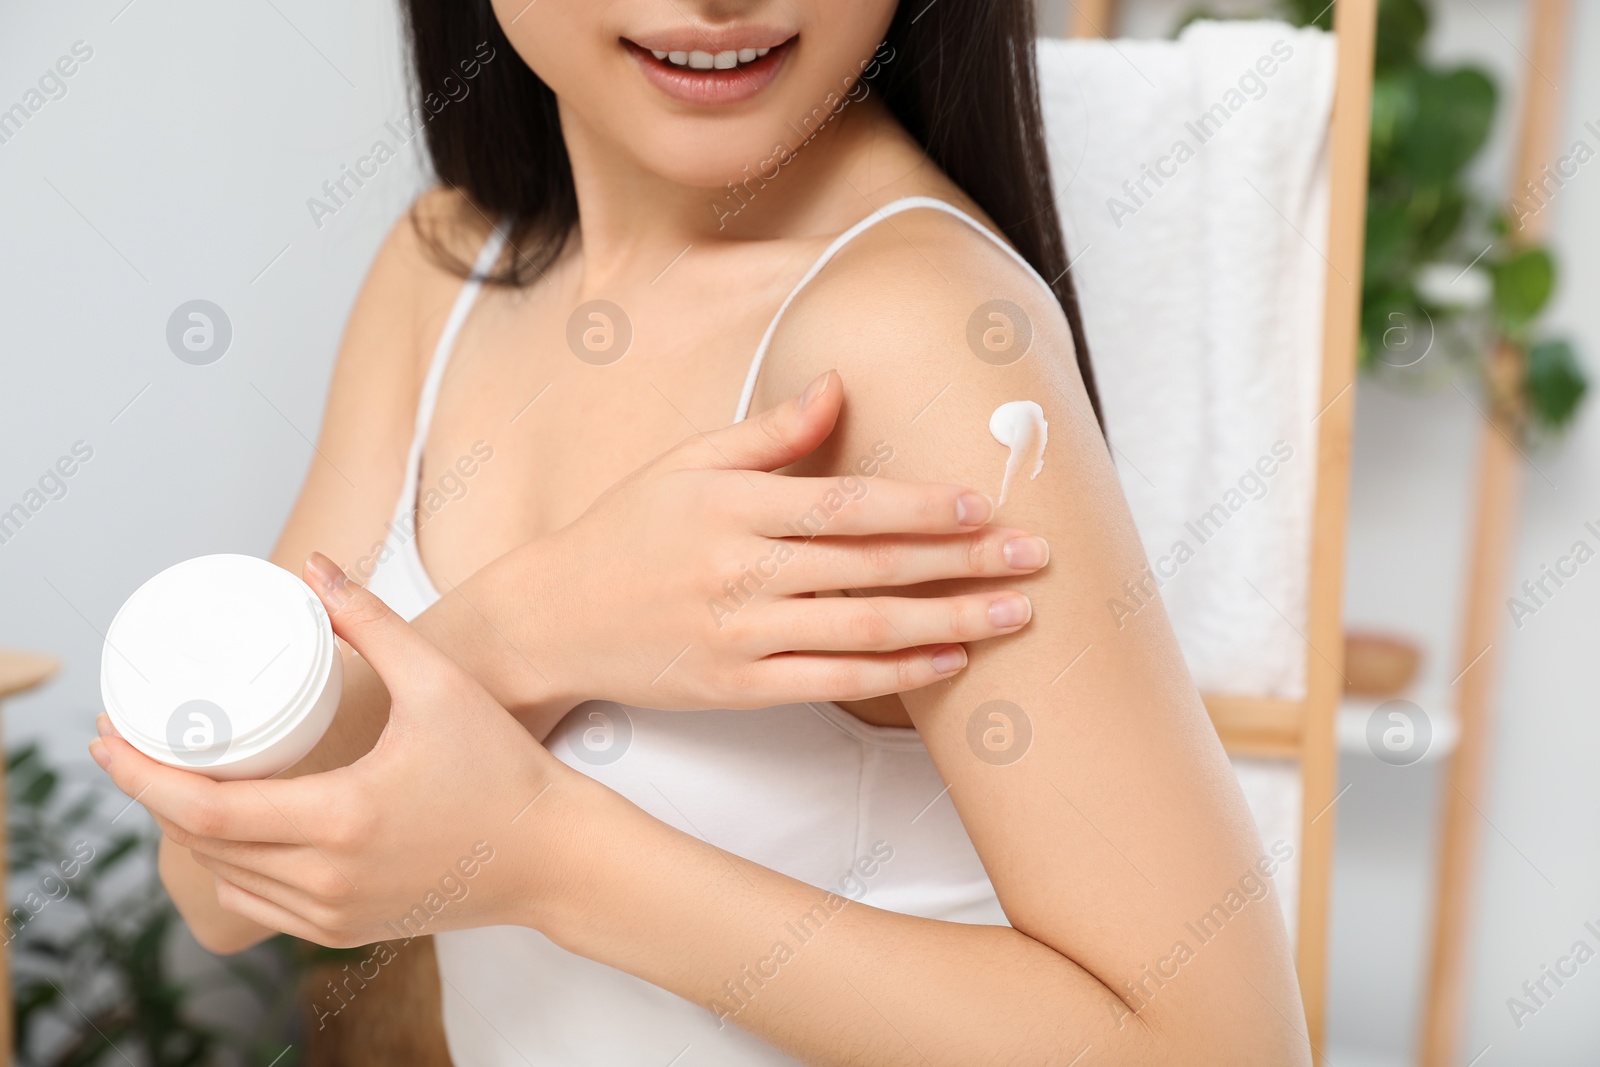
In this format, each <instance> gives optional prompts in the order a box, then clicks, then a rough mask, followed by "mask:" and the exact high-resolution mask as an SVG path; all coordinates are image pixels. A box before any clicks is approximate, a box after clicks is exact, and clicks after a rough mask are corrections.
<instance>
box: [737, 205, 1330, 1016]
mask: <svg viewBox="0 0 1600 1067" xmlns="http://www.w3.org/2000/svg"><path fill="white" fill-rule="evenodd" d="M896 222H897V226H896V227H895V228H894V229H892V230H891V229H890V228H889V227H878V228H876V230H875V231H869V234H868V235H866V236H864V237H863V238H861V239H860V242H859V247H857V246H854V245H853V246H852V247H851V248H850V249H849V250H847V251H846V252H845V253H844V255H842V256H841V257H840V259H839V260H838V261H836V263H835V264H834V265H833V266H831V267H830V269H829V270H828V271H825V272H824V273H823V274H822V275H821V276H820V277H819V279H818V281H817V282H816V283H814V285H815V288H813V289H808V290H807V291H806V292H805V293H804V294H802V296H801V297H800V298H799V299H797V300H796V302H795V304H794V305H793V307H792V309H791V311H790V317H788V318H786V319H785V320H784V323H783V324H782V326H781V327H780V329H779V331H778V336H777V338H775V343H774V347H773V350H772V353H771V355H770V356H769V364H768V367H767V368H766V369H764V370H763V380H762V386H761V388H762V392H763V393H766V394H767V395H770V396H783V395H789V394H790V393H792V392H794V391H796V390H798V389H799V388H800V387H801V386H803V384H804V382H805V381H807V380H808V379H809V378H810V377H811V376H812V375H815V374H817V373H819V372H820V371H822V370H826V369H827V368H828V367H830V366H832V367H837V368H838V369H839V370H840V373H841V375H842V377H843V379H844V386H845V406H844V413H843V416H842V417H841V420H840V426H839V429H838V430H837V431H836V432H835V434H834V436H833V437H832V438H831V439H830V440H829V441H828V442H827V443H826V444H825V450H824V451H821V452H819V453H817V454H816V455H814V456H812V457H810V458H808V460H807V461H806V462H805V464H804V465H803V467H802V468H797V471H798V470H803V471H804V472H805V473H811V474H822V473H841V474H842V473H845V472H847V471H850V470H852V469H853V466H854V460H855V459H856V458H857V457H858V456H861V455H868V454H871V452H872V450H873V448H874V446H875V445H878V446H879V447H881V444H880V443H882V444H887V445H888V446H889V447H890V448H892V449H893V456H894V458H893V460H892V461H890V462H889V463H887V464H885V465H883V473H882V474H881V475H879V476H880V477H887V478H894V479H928V480H937V481H945V482H953V483H957V484H964V485H968V486H971V487H973V488H977V489H980V490H983V491H984V492H987V493H988V494H990V496H991V497H994V498H996V499H998V497H999V492H1000V486H1001V480H1002V476H1003V473H1004V470H1005V465H1006V459H1007V455H1008V452H1007V449H1006V448H1005V447H1004V446H1003V445H1001V444H1000V443H999V442H998V441H996V440H995V439H994V438H993V437H992V436H991V434H990V432H989V417H990V415H991V413H992V412H993V411H994V410H995V408H996V407H997V406H999V405H1000V404H1002V403H1006V402H1008V401H1012V400H1032V401H1034V402H1036V403H1038V404H1039V405H1040V406H1041V407H1042V408H1043V411H1044V415H1045V418H1046V420H1047V422H1048V425H1049V438H1048V446H1047V448H1046V450H1045V453H1044V467H1043V469H1042V470H1041V471H1040V472H1039V474H1038V476H1037V478H1034V479H1031V480H1029V479H1028V478H1027V477H1026V473H1025V472H1024V474H1023V475H1022V476H1020V477H1019V479H1018V480H1017V481H1016V482H1015V483H1013V485H1012V487H1011V488H1010V490H1009V492H1008V494H1007V499H1006V502H1005V505H1004V506H1003V507H1001V508H1000V509H999V511H998V514H997V517H996V519H995V521H996V522H998V523H1003V524H1004V525H1007V526H1015V527H1021V528H1023V529H1027V530H1029V531H1031V532H1034V533H1037V534H1040V535H1041V536H1043V537H1045V538H1046V539H1047V540H1048V541H1049V542H1050V545H1051V550H1052V551H1051V559H1050V563H1049V565H1048V566H1047V567H1046V568H1045V569H1044V570H1043V571H1042V572H1040V573H1038V574H1036V575H1033V576H1030V577H1027V578H1023V579H1020V580H1008V581H1007V583H1006V584H1007V585H1009V586H1013V587H1015V588H1018V589H1020V590H1022V591H1023V592H1025V593H1027V594H1028V595H1029V597H1030V598H1031V599H1032V600H1033V603H1034V615H1033V619H1032V621H1031V622H1030V624H1029V625H1028V626H1026V627H1025V628H1023V629H1022V630H1021V631H1019V632H1018V633H1016V634H1014V635H1010V636H1007V637H1000V638H995V639H992V640H989V641H986V642H983V643H981V644H979V645H976V646H973V647H972V648H971V649H970V662H969V666H968V667H967V669H966V670H965V671H963V672H962V673H961V674H960V675H958V676H957V677H956V678H955V679H954V680H953V681H952V682H950V683H947V684H936V685H933V686H929V687H927V688H925V689H921V690H916V691H913V692H908V693H904V694H902V695H901V700H902V701H903V702H904V704H905V706H906V708H907V710H908V712H909V713H910V715H911V717H912V720H913V721H914V722H915V724H916V726H917V728H918V730H919V731H920V732H921V734H922V736H923V739H924V741H925V742H926V743H927V745H928V748H929V750H930V752H931V754H932V756H933V758H934V761H935V763H936V764H937V767H938V769H939V772H940V774H941V776H942V777H943V778H944V780H945V782H946V783H948V785H949V786H950V799H951V801H952V802H954V804H955V805H956V808H957V810H958V811H959V813H960V815H961V818H962V821H963V823H964V824H965V826H966V828H967V831H968V833H969V835H970V836H971V838H972V840H973V843H974V845H975V846H976V848H977V850H978V852H979V854H980V856H981V857H982V859H983V861H984V864H985V866H986V868H987V869H988V872H989V875H990V878H991V880H992V881H993V883H994V886H995V889H996V892H997V893H998V894H999V897H1000V901H1001V903H1002V905H1003V906H1004V907H1005V910H1006V914H1007V917H1008V918H1009V919H1010V921H1011V923H1012V925H1013V926H1015V927H1016V928H1017V929H1019V930H1021V931H1022V932H1024V933H1027V934H1028V935H1030V936H1032V937H1034V938H1035V939H1037V940H1039V941H1042V942H1044V943H1046V944H1048V945H1050V946H1051V947H1053V948H1055V949H1056V950H1057V951H1059V952H1060V953H1062V954H1063V955H1065V956H1067V957H1069V958H1070V959H1072V960H1073V961H1074V962H1076V963H1077V964H1079V965H1080V966H1083V967H1084V968H1086V969H1087V970H1088V971H1089V972H1090V973H1092V974H1094V975H1095V976H1096V977H1097V978H1098V979H1099V980H1100V981H1101V982H1102V983H1103V984H1104V985H1106V986H1107V987H1108V988H1109V989H1112V990H1116V991H1117V992H1118V993H1119V994H1120V995H1123V996H1124V999H1125V1000H1128V999H1129V998H1128V993H1129V992H1130V990H1132V989H1133V988H1135V987H1130V986H1127V985H1125V983H1140V982H1141V981H1146V982H1147V981H1148V972H1146V971H1144V970H1143V969H1144V968H1145V967H1147V966H1148V967H1150V968H1152V969H1159V970H1161V971H1162V972H1163V973H1165V972H1168V971H1171V970H1172V969H1174V968H1178V967H1179V964H1178V963H1176V962H1172V961H1173V960H1174V957H1175V955H1176V954H1181V955H1185V956H1186V957H1188V956H1190V955H1191V954H1192V958H1186V959H1185V960H1184V961H1183V963H1182V965H1181V972H1182V973H1183V974H1184V975H1185V976H1188V975H1192V977H1183V978H1177V979H1174V980H1172V981H1169V982H1166V983H1164V984H1163V986H1162V990H1161V992H1160V994H1159V995H1155V994H1153V993H1151V994H1149V995H1148V1005H1149V1013H1150V1017H1151V1018H1155V1019H1160V1018H1162V1017H1163V1016H1165V1017H1166V1018H1168V1019H1179V1018H1181V1019H1185V1020H1189V1021H1191V1022H1193V1021H1195V1020H1197V1019H1201V1018H1205V1017H1206V1016H1207V1014H1208V1013H1213V1012H1219V1011H1222V1012H1225V1013H1226V1014H1228V1015H1234V1016H1236V1015H1237V1013H1238V1012H1239V1011H1240V1010H1241V1004H1240V999H1241V998H1243V999H1244V1000H1245V1001H1250V1000H1255V999H1259V998H1262V997H1266V998H1271V1001H1272V1004H1273V1005H1274V1006H1275V1007H1276V1008H1277V1009H1278V1010H1279V1011H1281V1012H1282V1013H1283V1014H1284V1015H1286V1016H1288V1017H1290V1018H1298V1017H1299V1007H1298V1000H1297V999H1296V996H1297V995H1296V993H1295V989H1294V985H1293V971H1292V966H1291V964H1290V961H1289V956H1288V949H1287V943H1286V939H1285V937H1284V933H1283V928H1282V920H1281V916H1280V914H1279V912H1278V908H1279V905H1278V904H1277V902H1276V899H1275V897H1274V896H1273V895H1271V893H1270V890H1269V886H1270V876H1267V877H1263V870H1265V867H1266V866H1270V867H1271V868H1272V869H1273V870H1275V869H1276V867H1277V865H1278V863H1277V862H1276V861H1274V860H1273V858H1272V857H1271V856H1268V857H1267V862H1266V864H1265V866H1264V865H1263V859H1262V850H1261V848H1260V844H1259V841H1258V837H1257V834H1256V831H1255V828H1254V825H1253V823H1252V822H1251V818H1250V815H1249V812H1248V810H1247V809H1246V807H1245V805H1244V803H1243V799H1242V796H1241V794H1240V792H1239V790H1238V787H1237V784H1236V782H1235V780H1234V778H1233V776H1232V773H1231V770H1230V767H1229V765H1228V762H1227V758H1226V756H1225V755H1224V753H1223V751H1222V748H1221V746H1220V744H1219V742H1218V740H1217V738H1216V735H1215V733H1214V731H1213V730H1212V727H1211V725H1210V722H1209V720H1208V719H1207V717H1206V713H1205V710H1204V707H1203V706H1202V704H1201V702H1200V700H1199V698H1198V695H1197V694H1196V692H1195V690H1194V687H1193V685H1192V683H1191V681H1190V679H1189V676H1188V671H1187V668H1186V667H1185V664H1184V662H1183V659H1182V656H1181V653H1180V652H1179V649H1178V645H1177V642H1176V639H1175V637H1174V636H1173V633H1172V630H1171V627H1170V625H1169V623H1168V621H1167V619H1166V616H1165V613H1164V611H1163V610H1162V608H1161V606H1160V604H1159V602H1152V603H1150V604H1149V606H1148V607H1147V608H1145V609H1143V610H1140V611H1138V612H1137V613H1135V614H1133V615H1131V616H1129V615H1127V613H1126V612H1123V613H1121V614H1120V618H1119V617H1118V616H1117V615H1114V614H1113V613H1112V612H1111V611H1110V610H1109V609H1108V606H1107V605H1108V603H1109V602H1110V601H1111V600H1113V599H1114V598H1119V597H1122V598H1125V597H1126V596H1127V592H1126V589H1125V588H1124V582H1126V581H1133V582H1138V581H1139V580H1140V578H1141V574H1142V571H1143V568H1144V564H1145V557H1144V553H1143V548H1142V546H1141V544H1140V541H1139V539H1138V536H1137V533H1136V531H1135V529H1134V525H1133V521H1132V517H1131V515H1130V513H1129V511H1128V508H1127V505H1126V502H1125V500H1124V498H1123V495H1122V492H1121V489H1120V486H1119V483H1118V480H1117V476H1116V471H1115V469H1114V467H1113V465H1112V463H1111V460H1110V457H1109V455H1108V450H1107V448H1106V445H1105V442H1104V440H1103V439H1102V438H1101V436H1100V432H1099V430H1098V428H1097V426H1096V424H1095V421H1094V417H1093V414H1092V412H1091V409H1090V405H1089V402H1088V398H1087V396H1086V394H1085V392H1084V389H1083V385H1082V382H1081V380H1080V378H1079V376H1078V373H1077V370H1076V366H1075V364H1074V361H1073V355H1072V344H1071V338H1070V334H1069V331H1068V329H1067V326H1066V322H1065V319H1064V317H1063V316H1062V314H1061V312H1060V309H1059V307H1057V306H1056V304H1055V303H1054V301H1053V300H1052V299H1051V298H1050V296H1049V294H1048V293H1046V292H1045V291H1044V289H1043V288H1042V287H1041V286H1040V285H1039V284H1038V282H1037V281H1036V280H1035V279H1033V278H1031V277H1030V276H1029V275H1028V273H1027V272H1025V271H1023V270H1022V269H1021V268H1020V267H1019V266H1018V265H1017V264H1016V263H1015V262H1014V261H1012V260H1010V259H1009V258H1008V257H1006V256H1004V254H1003V253H1001V252H1000V251H999V250H998V249H994V248H992V246H989V245H988V242H987V241H986V240H985V239H984V238H982V237H981V236H979V235H977V234H973V233H970V232H966V233H963V232H961V230H960V224H958V223H953V222H950V221H947V220H943V219H942V218H938V219H935V218H931V217H907V216H901V217H900V218H899V219H897V220H896ZM995 299H1004V300H1009V301H1011V302H1013V303H1014V304H1015V305H1020V307H1021V308H1022V310H1023V313H1024V314H1025V316H1026V317H1027V318H1028V320H1029V324H1030V325H1031V332H1032V338H1033V339H1032V347H1031V350H1030V351H1029V352H1028V353H1027V354H1026V355H1025V356H1023V357H1022V358H1020V359H1018V360H1017V361H1016V362H1013V363H1010V364H1008V365H1003V366H1002V365H997V364H996V363H995V362H991V361H990V360H986V359H983V358H980V357H979V354H978V353H977V352H975V351H974V349H973V348H972V347H971V345H970V344H969V340H968V336H969V321H970V320H972V319H973V317H974V314H975V312H978V309H979V308H980V306H982V305H984V304H986V303H987V302H988V301H992V300H995ZM979 319H980V322H982V323H983V324H985V325H987V324H988V320H987V318H986V317H985V316H982V315H980V316H979ZM980 334H981V328H980ZM868 492H869V493H870V488H869V490H868ZM995 581H997V580H996V579H986V580H981V581H972V582H967V583H959V584H964V585H966V586H968V587H970V588H973V589H979V588H986V587H992V585H993V583H994V582H995ZM952 584H956V583H943V585H944V586H950V585H952ZM921 591H922V592H923V593H924V594H930V593H933V592H942V591H944V589H943V588H940V589H936V588H934V587H931V586H930V587H924V589H923V590H921ZM891 592H893V591H891ZM915 592H916V591H913V595H915ZM1240 900H1243V901H1244V906H1242V907H1239V908H1234V907H1233V906H1232V905H1233V904H1234V903H1236V902H1238V901H1240ZM1218 904H1221V905H1223V906H1224V908H1225V909H1226V910H1225V912H1223V913H1222V914H1224V915H1225V916H1227V919H1226V922H1227V929H1226V930H1225V931H1223V933H1222V934H1221V935H1217V936H1216V937H1215V938H1214V939H1213V940H1212V941H1208V942H1207V943H1206V944H1205V945H1204V947H1202V946H1201V944H1200V943H1199V939H1198V938H1197V937H1196V935H1195V933H1194V932H1193V930H1192V928H1191V927H1190V926H1187V925H1186V923H1194V922H1197V921H1199V920H1201V919H1202V918H1203V917H1204V916H1206V915H1208V914H1209V913H1211V911H1212V909H1213V907H1214V906H1216V905H1218ZM1180 944H1181V945H1184V946H1185V947H1186V950H1187V951H1186V952H1183V953H1179V952H1178V946H1179V945H1180ZM1163 961H1167V962H1163ZM1241 982H1243V983H1246V984H1249V985H1253V986H1254V987H1255V989H1256V990H1257V992H1255V993H1252V992H1251V990H1250V989H1249V988H1246V984H1241ZM1152 988H1153V987H1152ZM1136 996H1137V994H1136ZM1129 1002H1130V1003H1132V1004H1135V1005H1137V1004H1139V1003H1140V1001H1139V1000H1138V999H1133V1000H1130V1001H1129ZM1111 1007H1112V1008H1113V1010H1115V1007H1116V1006H1115V1005H1111ZM1254 1007H1255V1008H1257V1009H1263V1011H1264V1008H1265V1005H1263V1004H1260V1003H1257V1004H1255V1005H1254ZM1242 1010H1245V1011H1246V1012H1247V1013H1250V1014H1255V1013H1254V1012H1250V1006H1249V1005H1248V1004H1246V1005H1245V1006H1244V1007H1243V1009H1242ZM1264 1014H1265V1015H1266V1016H1271V1015H1272V1014H1273V1013H1272V1012H1270V1011H1264ZM1144 1016H1145V1012H1143V1011H1141V1017H1144ZM1273 1025H1281V1023H1277V1022H1275V1023H1274V1024H1273Z"/></svg>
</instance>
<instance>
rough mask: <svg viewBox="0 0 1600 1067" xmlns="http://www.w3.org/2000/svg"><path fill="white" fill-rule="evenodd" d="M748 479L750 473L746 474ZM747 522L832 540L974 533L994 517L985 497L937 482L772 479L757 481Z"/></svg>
mask: <svg viewBox="0 0 1600 1067" xmlns="http://www.w3.org/2000/svg"><path fill="white" fill-rule="evenodd" d="M744 477H746V478H750V477H753V476H752V475H744ZM756 484H757V485H758V487H759V488H760V489H761V492H759V493H745V494H742V496H743V498H744V499H745V500H748V501H749V504H748V508H749V510H748V512H747V513H746V515H747V519H748V521H749V522H750V524H751V526H752V528H754V529H755V530H756V531H757V532H758V533H762V534H765V535H766V536H768V537H805V538H811V537H831V536H838V535H842V534H849V535H853V536H858V535H861V534H896V533H900V534H907V533H910V534H942V533H961V532H963V531H967V530H975V529H977V528H978V527H980V526H983V525H984V524H985V523H987V522H988V521H989V519H990V517H991V516H992V515H993V514H994V502H993V501H992V500H990V499H989V498H988V497H987V496H986V495H984V494H983V493H980V492H978V491H977V490H974V489H968V488H966V487H964V486H960V485H943V484H940V483H937V482H897V481H893V480H891V479H889V478H883V477H870V476H866V475H854V474H850V475H845V476H844V477H842V478H795V477H790V476H788V475H771V476H768V477H765V478H762V479H760V480H759V481H758V482H757V483H756Z"/></svg>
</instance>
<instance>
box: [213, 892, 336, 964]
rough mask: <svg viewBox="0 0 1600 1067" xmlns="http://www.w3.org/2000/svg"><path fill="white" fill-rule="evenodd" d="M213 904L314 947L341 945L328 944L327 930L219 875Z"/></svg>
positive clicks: (330, 942)
mask: <svg viewBox="0 0 1600 1067" xmlns="http://www.w3.org/2000/svg"><path fill="white" fill-rule="evenodd" d="M217 903H218V904H220V905H221V906H222V909H223V910H224V911H229V912H232V913H233V914H235V915H238V916H241V917H242V918H245V919H249V920H250V921H251V922H253V923H255V924H257V925H258V926H265V927H266V928H267V929H269V930H277V931H278V932H280V933H285V934H288V935H289V936H291V937H298V938H299V939H300V940H302V941H310V942H311V943H312V944H316V945H327V946H329V947H331V948H342V947H344V946H342V945H334V944H332V942H333V940H334V939H333V938H331V937H330V936H329V935H328V933H327V931H325V930H323V929H321V928H320V927H318V926H316V925H315V924H313V923H311V922H309V921H307V920H306V919H305V918H303V917H302V916H299V915H296V914H295V913H294V912H292V911H290V910H289V909H288V908H285V907H284V906H283V905H281V904H276V903H273V902H272V901H270V900H267V899H266V898H265V897H260V896H257V895H256V894H254V893H252V892H250V891H249V890H248V889H244V888H242V887H240V886H238V885H235V884H234V883H232V882H230V881H228V880H227V879H226V878H223V877H221V876H218V877H217Z"/></svg>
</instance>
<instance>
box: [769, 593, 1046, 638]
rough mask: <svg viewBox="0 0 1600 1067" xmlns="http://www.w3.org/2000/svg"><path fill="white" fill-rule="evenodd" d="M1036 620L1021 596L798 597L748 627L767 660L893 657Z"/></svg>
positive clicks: (1006, 630) (995, 634)
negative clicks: (819, 655)
mask: <svg viewBox="0 0 1600 1067" xmlns="http://www.w3.org/2000/svg"><path fill="white" fill-rule="evenodd" d="M1032 617H1033V605H1032V604H1031V603H1030V602H1029V600H1028V598H1027V597H1025V596H1023V595H1022V594H1021V593H1017V592H1012V591H1009V590H1008V591H1005V592H999V593H966V594H963V595H960V596H948V597H937V598H922V597H887V596H885V597H848V596H837V597H816V598H808V597H795V598H792V599H788V600H785V601H782V602H779V603H776V604H768V605H763V606H762V607H761V608H760V609H758V610H757V611H755V612H752V613H751V618H750V619H749V620H747V621H743V625H744V627H745V628H746V633H747V634H749V636H750V638H751V640H752V641H753V642H754V643H755V645H756V647H757V648H759V649H762V650H763V651H768V652H893V651H896V650H898V649H903V648H914V647H917V646H921V645H944V644H958V643H963V642H967V641H982V640H984V639H985V638H989V637H998V636H1000V635H1001V634H1009V633H1015V632H1016V631H1018V630H1020V629H1022V628H1023V627H1024V626H1026V625H1027V624H1028V620H1029V619H1031V618H1032Z"/></svg>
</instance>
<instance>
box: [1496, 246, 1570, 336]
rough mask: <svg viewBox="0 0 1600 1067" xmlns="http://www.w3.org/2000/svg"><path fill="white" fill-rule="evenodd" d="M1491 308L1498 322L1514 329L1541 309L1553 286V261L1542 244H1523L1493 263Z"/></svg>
mask: <svg viewBox="0 0 1600 1067" xmlns="http://www.w3.org/2000/svg"><path fill="white" fill-rule="evenodd" d="M1491 274H1492V276H1493V278H1494V308H1495V312H1496V314H1498V315H1499V317H1500V321H1501V324H1502V326H1503V327H1504V328H1505V330H1506V331H1507V332H1508V333H1515V332H1517V331H1518V330H1520V329H1521V328H1522V327H1524V326H1526V325H1527V324H1528V323H1529V322H1531V321H1533V317H1534V316H1535V315H1537V314H1539V312H1540V311H1541V310H1543V309H1544V306H1545V304H1546V303H1548V302H1549V300H1550V294H1551V292H1552V291H1553V290H1554V289H1555V279H1556V269H1555V261H1554V260H1552V259H1551V258H1550V253H1549V252H1548V251H1546V250H1545V249H1543V248H1525V249H1522V250H1521V251H1519V252H1515V253H1513V254H1512V255H1511V257H1510V258H1509V259H1504V260H1501V261H1500V262H1498V263H1496V264H1494V265H1493V267H1492V268H1491Z"/></svg>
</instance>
